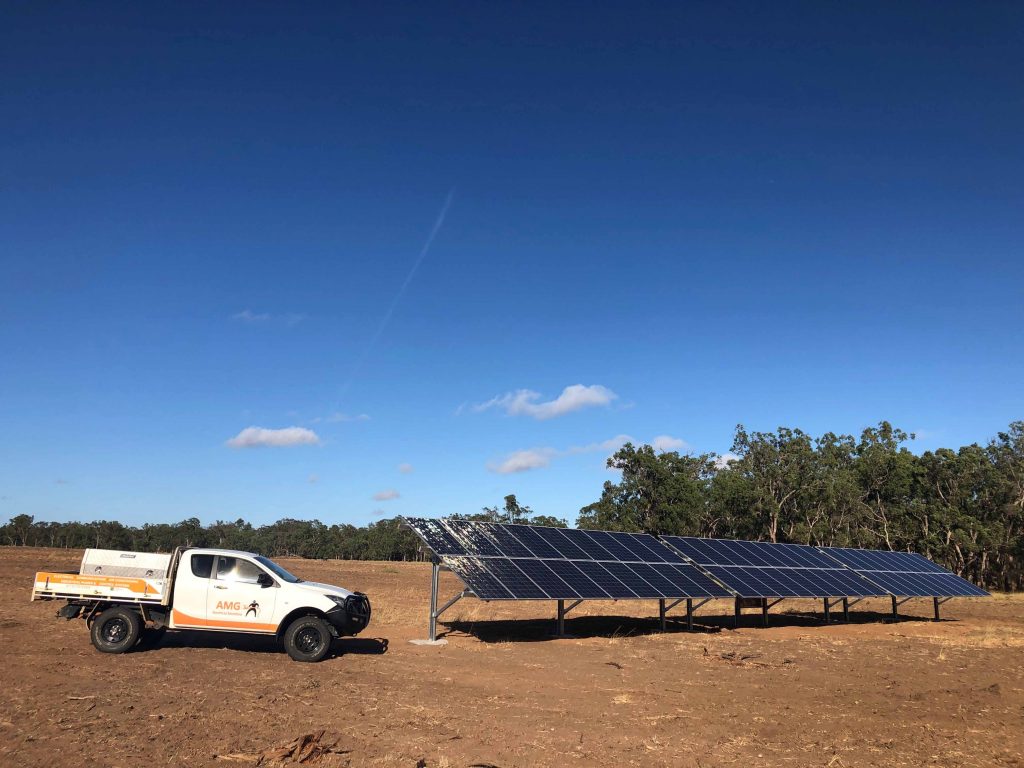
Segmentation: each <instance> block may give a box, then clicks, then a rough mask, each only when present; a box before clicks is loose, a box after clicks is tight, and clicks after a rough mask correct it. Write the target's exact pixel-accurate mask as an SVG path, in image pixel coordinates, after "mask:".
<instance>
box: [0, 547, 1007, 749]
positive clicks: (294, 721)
mask: <svg viewBox="0 0 1024 768" xmlns="http://www.w3.org/2000/svg"><path fill="white" fill-rule="evenodd" d="M80 557H81V553H80V552H74V551H62V550H46V549H12V548H0V643H2V647H3V650H4V658H3V666H2V668H0V766H55V765H59V766H65V767H67V768H74V767H75V766H122V767H123V768H131V767H133V766H150V765H151V766H232V765H239V766H244V765H257V764H263V765H276V764H281V763H282V762H283V763H289V762H290V763H295V762H296V761H300V760H301V761H305V762H304V763H303V764H305V765H318V766H348V765H351V766H408V767H409V768H414V767H415V766H429V767H430V768H434V767H435V766H436V767H438V768H441V767H444V766H449V767H454V766H501V767H502V768H508V767H510V766H588V767H589V766H631V765H636V766H701V767H702V768H713V767H715V766H732V765H742V766H797V767H798V768H799V767H802V766H826V767H828V768H843V767H851V766H887V767H890V768H891V767H892V766H978V767H982V766H983V767H985V768H990V767H991V766H1024V599H1022V597H1020V596H1007V595H999V596H996V597H994V598H992V599H983V600H954V601H952V602H950V603H947V604H946V605H944V606H943V612H944V617H943V619H944V620H943V621H941V622H938V623H936V622H933V621H931V620H930V619H931V610H932V606H931V603H930V601H914V602H911V603H908V604H907V605H905V606H903V607H902V608H901V611H902V612H903V615H904V616H905V617H906V618H905V619H904V620H902V621H900V622H898V623H895V624H894V623H890V622H889V621H887V617H888V612H889V609H890V606H889V604H888V602H886V601H881V600H878V601H868V602H865V603H862V604H860V605H858V606H856V607H855V608H854V609H853V611H852V616H851V619H852V620H851V623H849V624H832V625H829V626H825V625H823V624H822V623H821V616H820V610H821V605H820V603H818V602H811V601H803V602H801V601H792V602H784V603H782V604H781V605H779V606H778V607H776V608H775V609H773V612H772V626H771V627H769V628H768V629H763V628H760V627H759V626H757V625H758V623H759V616H758V615H757V614H756V613H754V612H752V613H751V614H750V615H746V616H744V619H743V623H742V624H741V627H740V628H739V629H738V630H734V629H732V628H731V604H729V603H727V602H725V601H721V602H716V603H711V604H709V605H707V606H705V607H704V608H702V609H701V611H700V613H699V614H698V619H699V620H698V626H697V631H694V632H685V631H679V630H678V629H674V628H671V627H670V631H669V632H667V633H662V632H660V631H658V626H657V621H656V620H655V618H653V617H654V616H656V614H657V604H656V602H655V601H633V602H621V603H612V602H594V603H584V604H583V605H581V606H580V607H579V608H577V609H576V610H575V611H573V613H572V614H570V620H569V621H568V622H567V631H568V632H569V633H571V634H572V635H574V637H572V638H568V639H551V638H550V637H549V634H550V632H551V630H552V628H553V625H552V617H553V615H554V605H553V604H552V603H551V602H536V603H517V604H501V603H491V604H485V603H482V602H479V601H477V600H473V599H467V600H464V601H461V602H459V603H457V604H456V605H455V606H454V607H453V608H452V609H450V611H449V612H448V613H447V614H446V615H445V617H444V618H445V620H446V621H449V622H451V624H449V625H447V626H444V627H442V629H443V630H445V631H446V632H447V635H446V637H447V640H448V644H447V645H445V646H421V645H414V644H412V643H410V642H409V641H410V640H413V639H416V638H423V637H425V635H426V631H427V610H428V609H427V604H428V597H429V581H430V567H429V565H427V564H423V563H362V562H341V561H328V562H318V561H308V560H283V561H282V562H283V564H284V565H285V566H286V567H287V568H289V569H290V570H292V571H293V572H295V573H296V574H298V575H299V576H302V577H303V578H307V579H311V580H316V581H325V582H328V583H335V584H340V585H342V586H345V587H348V588H350V589H358V590H362V591H364V592H366V593H367V594H368V595H369V596H370V598H371V600H372V602H373V606H374V617H373V622H372V624H371V626H370V628H369V629H368V630H367V633H366V634H365V635H363V636H360V637H358V638H355V639H348V640H344V641H341V642H339V643H337V648H336V651H337V652H336V654H335V655H334V656H332V657H331V658H329V659H328V660H327V661H324V662H322V663H320V664H299V663H296V662H293V661H291V660H290V659H289V658H288V657H287V656H286V655H284V653H283V652H282V651H281V650H280V649H279V648H278V647H277V646H276V645H275V644H274V643H273V641H271V640H269V639H259V638H251V637H245V636H233V635H221V634H211V633H179V634H175V633H168V635H167V636H166V637H165V639H164V641H163V642H162V644H161V645H160V646H159V647H157V648H155V649H153V650H147V651H136V652H132V653H128V654H125V655H121V656H112V655H105V654H101V653H98V652H96V651H95V650H93V648H92V646H91V645H90V643H89V638H88V633H87V630H86V627H85V624H84V622H82V621H71V622H67V621H64V620H62V619H57V618H55V617H54V612H55V609H56V608H57V607H58V605H57V604H56V603H39V602H37V603H31V602H29V599H28V598H29V594H30V591H31V582H32V575H33V573H34V572H35V571H36V570H44V569H67V570H74V569H75V568H76V567H77V563H78V561H79V559H80ZM458 589H459V585H458V584H457V582H456V581H455V579H454V578H453V577H452V576H451V575H450V574H445V575H444V577H443V579H442V592H443V593H445V596H447V595H450V594H454V593H455V592H456V591H457V590H458Z"/></svg>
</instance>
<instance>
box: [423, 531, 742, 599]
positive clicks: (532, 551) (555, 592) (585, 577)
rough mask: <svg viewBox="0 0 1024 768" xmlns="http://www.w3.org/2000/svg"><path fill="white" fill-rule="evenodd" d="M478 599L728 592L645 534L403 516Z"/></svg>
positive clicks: (678, 595) (676, 595)
mask: <svg viewBox="0 0 1024 768" xmlns="http://www.w3.org/2000/svg"><path fill="white" fill-rule="evenodd" d="M406 522H407V523H408V524H409V526H410V527H411V528H412V530H413V531H414V532H415V533H416V534H417V535H418V536H419V537H420V538H421V539H423V541H424V543H425V544H426V545H427V546H428V547H429V548H430V549H431V550H433V552H434V554H436V555H437V556H438V557H440V558H441V559H442V560H443V561H444V563H445V565H447V566H448V567H449V568H450V569H451V571H452V572H453V573H454V574H455V575H456V576H458V577H459V578H460V579H461V580H462V581H463V582H464V583H465V584H466V586H468V587H469V588H470V589H471V590H472V591H473V593H474V594H475V595H476V596H477V597H479V598H481V599H482V600H576V599H584V600H607V599H614V600H622V599H627V600H628V599H636V598H683V597H696V598H704V597H732V593H731V592H729V590H727V589H725V588H724V587H722V586H721V585H720V584H718V583H716V582H715V580H714V579H712V578H709V577H708V576H707V575H706V574H705V573H703V572H702V571H701V570H700V569H698V568H696V567H694V566H693V565H691V564H689V563H687V562H686V561H685V560H684V559H683V558H682V557H680V556H679V555H678V554H677V553H676V552H674V551H672V550H671V549H669V548H668V547H666V546H665V545H664V544H662V543H661V542H660V541H658V540H657V539H656V538H654V537H653V536H649V535H647V534H640V533H612V532H608V531H586V530H579V529H574V528H547V527H542V526H531V525H503V524H498V523H480V522H469V521H466V520H428V519H424V518H407V519H406Z"/></svg>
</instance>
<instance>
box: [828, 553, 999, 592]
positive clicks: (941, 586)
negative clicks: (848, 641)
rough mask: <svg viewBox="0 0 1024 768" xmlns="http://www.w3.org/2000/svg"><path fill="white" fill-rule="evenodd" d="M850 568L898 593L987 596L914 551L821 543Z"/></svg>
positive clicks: (981, 590) (885, 588) (977, 588)
mask: <svg viewBox="0 0 1024 768" xmlns="http://www.w3.org/2000/svg"><path fill="white" fill-rule="evenodd" d="M821 551H822V552H823V553H824V554H826V555H829V556H831V557H833V558H835V559H836V560H837V561H839V562H840V563H842V564H843V565H845V566H847V567H848V568H850V569H851V570H852V571H855V572H856V573H858V574H860V575H861V576H863V577H864V578H865V579H867V580H869V581H871V582H872V583H874V584H877V585H878V586H879V587H881V588H882V589H884V590H885V591H886V592H887V593H889V594H892V595H896V596H897V597H988V592H986V591H985V590H984V589H981V588H980V587H976V586H975V585H974V584H972V583H971V582H969V581H967V580H966V579H962V578H960V577H959V576H957V575H956V574H955V573H952V572H950V571H947V570H946V569H945V568H942V567H941V566H939V565H936V564H935V563H933V562H932V561H931V560H929V559H927V558H926V557H922V556H921V555H919V554H917V553H915V552H886V551H883V550H878V549H849V548H844V547H822V548H821Z"/></svg>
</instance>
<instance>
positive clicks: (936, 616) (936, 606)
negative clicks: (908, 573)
mask: <svg viewBox="0 0 1024 768" xmlns="http://www.w3.org/2000/svg"><path fill="white" fill-rule="evenodd" d="M932 600H933V601H934V603H935V621H941V620H942V619H940V618H939V606H940V605H941V603H940V602H939V598H937V597H933V598H932Z"/></svg>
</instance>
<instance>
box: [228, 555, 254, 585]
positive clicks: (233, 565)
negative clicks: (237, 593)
mask: <svg viewBox="0 0 1024 768" xmlns="http://www.w3.org/2000/svg"><path fill="white" fill-rule="evenodd" d="M260 573H262V571H261V570H260V569H259V567H258V566H257V565H256V564H255V563H250V562H249V561H248V560H242V559H240V558H237V557H218V558H217V580H218V581H234V582H237V583H240V584H255V583H256V582H257V580H258V579H259V576H260Z"/></svg>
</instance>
